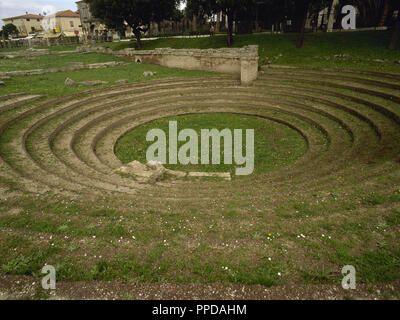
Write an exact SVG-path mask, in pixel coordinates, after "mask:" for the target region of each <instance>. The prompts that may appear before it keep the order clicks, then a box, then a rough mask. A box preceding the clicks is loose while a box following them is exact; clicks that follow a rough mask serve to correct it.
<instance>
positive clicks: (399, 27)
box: [389, 9, 400, 50]
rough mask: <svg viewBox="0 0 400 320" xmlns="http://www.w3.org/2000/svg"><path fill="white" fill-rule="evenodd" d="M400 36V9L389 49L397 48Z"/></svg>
mask: <svg viewBox="0 0 400 320" xmlns="http://www.w3.org/2000/svg"><path fill="white" fill-rule="evenodd" d="M399 38H400V9H399V12H398V14H397V20H396V25H395V26H394V31H393V36H392V40H391V41H390V44H389V50H395V49H396V44H397V42H398V40H399Z"/></svg>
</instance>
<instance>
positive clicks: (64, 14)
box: [56, 10, 79, 18]
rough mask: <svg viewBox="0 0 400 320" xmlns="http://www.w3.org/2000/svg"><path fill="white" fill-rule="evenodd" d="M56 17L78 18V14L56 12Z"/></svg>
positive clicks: (68, 11)
mask: <svg viewBox="0 0 400 320" xmlns="http://www.w3.org/2000/svg"><path fill="white" fill-rule="evenodd" d="M56 17H69V18H79V13H78V12H73V11H71V10H65V11H58V12H57V13H56Z"/></svg>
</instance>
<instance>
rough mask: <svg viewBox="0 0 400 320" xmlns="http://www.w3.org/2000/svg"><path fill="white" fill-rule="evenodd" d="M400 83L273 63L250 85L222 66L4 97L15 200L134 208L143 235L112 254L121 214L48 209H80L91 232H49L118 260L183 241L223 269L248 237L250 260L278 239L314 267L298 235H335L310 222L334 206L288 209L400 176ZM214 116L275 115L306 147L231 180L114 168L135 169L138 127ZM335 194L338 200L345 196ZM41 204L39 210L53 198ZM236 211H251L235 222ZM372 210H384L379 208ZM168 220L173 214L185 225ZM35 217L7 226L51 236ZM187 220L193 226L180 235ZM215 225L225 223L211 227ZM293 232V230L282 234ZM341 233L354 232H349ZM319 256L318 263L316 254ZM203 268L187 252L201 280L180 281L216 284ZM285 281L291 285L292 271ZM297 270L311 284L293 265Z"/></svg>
mask: <svg viewBox="0 0 400 320" xmlns="http://www.w3.org/2000/svg"><path fill="white" fill-rule="evenodd" d="M399 89H400V75H395V74H388V73H377V72H369V71H354V70H338V69H329V68H311V67H293V66H292V67H283V66H274V65H269V66H264V67H261V69H260V71H259V76H258V79H257V80H256V81H255V82H254V84H253V85H252V86H248V87H246V86H241V84H240V81H239V80H237V79H236V78H234V77H231V76H209V77H197V78H196V77H189V78H168V79H156V80H150V81H147V82H141V83H130V84H123V85H118V86H113V87H105V88H99V89H94V90H90V91H86V92H83V93H78V94H74V95H70V96H65V97H62V98H59V99H53V100H46V101H42V100H40V101H39V102H32V100H34V99H36V98H38V97H35V96H28V95H13V96H7V97H2V101H1V102H0V111H1V112H2V113H3V115H6V117H5V120H4V121H3V122H2V123H1V126H0V135H1V145H0V155H1V157H0V175H1V179H0V183H1V184H0V188H1V193H2V198H11V197H13V196H16V197H17V196H19V195H29V196H32V197H35V199H44V198H45V199H49V201H52V200H51V199H61V200H62V201H66V202H62V203H68V205H70V204H71V202H70V201H73V202H74V203H79V204H85V203H89V204H90V205H93V207H95V206H103V207H104V208H105V209H107V210H114V211H113V212H117V215H118V217H119V216H121V217H120V218H118V219H120V220H118V221H119V222H121V221H123V219H124V217H127V218H126V219H131V220H130V221H131V222H132V224H129V223H128V225H131V226H132V227H131V228H130V229H131V230H132V232H133V234H134V235H135V237H136V241H137V242H135V243H132V242H131V243H126V244H125V246H123V247H122V248H120V247H118V243H117V245H114V242H112V243H113V247H112V248H108V249H109V250H108V249H107V250H108V251H106V250H105V249H104V252H103V251H101V250H102V249H103V245H104V243H103V242H101V239H100V238H101V234H102V233H101V232H102V230H103V227H104V223H106V222H107V221H108V222H110V223H111V224H113V223H114V224H115V223H118V221H117V220H115V217H114V215H113V216H108V215H107V213H105V214H101V215H99V216H96V215H94V214H89V213H87V212H89V211H87V212H86V213H85V212H77V213H76V215H75V216H73V217H71V218H70V216H63V215H57V213H54V214H53V213H52V211H51V210H52V208H50V209H49V208H47V209H46V210H47V212H45V216H44V219H48V221H53V220H52V219H54V221H55V223H56V222H57V223H58V221H59V220H60V219H61V220H65V219H67V218H68V219H69V220H68V221H72V222H74V223H75V222H76V224H75V225H76V226H77V228H82V230H83V228H88V229H87V230H86V229H85V230H84V231H81V232H80V233H76V234H74V233H73V232H70V233H68V232H67V231H68V229H67V227H65V226H64V224H65V223H63V222H62V221H61V220H60V221H59V225H60V228H55V229H52V228H48V229H45V230H47V233H50V234H54V237H55V238H59V239H60V241H61V240H62V239H63V237H64V235H65V234H67V235H68V236H71V237H74V236H75V237H83V238H85V239H88V240H87V242H81V240H79V241H80V242H79V245H80V246H88V248H89V249H87V251H84V252H86V253H87V252H88V251H90V250H91V249H90V248H93V246H95V245H96V244H97V245H98V246H100V247H96V248H97V249H96V250H100V251H101V252H102V253H101V255H102V257H103V259H109V260H112V259H113V258H114V257H115V254H116V252H119V250H120V251H121V252H129V251H132V250H133V249H132V248H135V250H137V252H139V253H138V255H139V256H140V257H143V256H146V254H147V253H148V252H150V251H151V250H153V249H154V248H157V247H156V243H157V244H160V243H161V245H162V246H167V243H174V248H175V249H176V251H174V252H175V253H176V257H175V256H174V252H172V253H169V254H170V256H169V257H170V258H171V259H172V260H173V259H177V260H182V259H186V260H187V259H189V257H191V256H192V255H196V254H198V255H199V256H201V257H202V258H201V259H200V258H199V259H200V260H199V261H202V260H203V259H205V260H207V259H209V260H210V261H211V262H210V265H212V266H213V265H215V268H218V270H219V271H218V272H225V273H226V271H224V270H227V269H224V268H227V267H225V265H224V264H222V267H221V266H220V265H219V264H218V263H219V262H218V261H220V260H224V261H231V262H232V263H233V264H234V261H236V260H235V259H234V258H233V253H234V252H236V251H235V250H238V248H243V251H240V252H241V256H240V257H238V258H237V261H238V267H239V266H240V261H242V260H243V261H246V262H248V266H250V267H251V266H253V265H258V264H260V263H261V262H260V261H261V260H265V259H266V258H265V254H266V253H265V252H268V254H271V255H272V256H273V257H275V256H274V253H273V252H274V250H277V251H279V250H283V251H279V252H281V255H280V256H278V255H277V256H276V260H277V259H280V260H281V261H286V262H288V264H289V265H294V266H297V265H301V267H302V268H304V269H307V268H308V269H312V268H313V267H318V265H320V263H322V262H321V261H320V260H318V259H315V260H312V259H311V258H308V259H306V258H304V257H306V252H307V250H308V248H309V247H306V246H302V244H300V243H299V242H296V241H300V240H296V235H299V234H301V235H302V237H303V234H306V235H307V237H309V238H312V237H314V238H313V239H316V240H315V241H317V242H318V241H321V233H322V232H321V231H320V229H315V226H314V227H313V226H311V225H310V224H309V223H310V221H311V222H312V221H318V219H322V217H327V216H328V213H327V214H325V212H320V213H319V214H318V215H315V216H313V215H312V214H310V215H309V214H308V213H307V212H306V213H305V216H304V217H300V218H299V217H297V216H294V217H295V218H293V219H292V220H290V217H289V218H287V216H285V214H286V213H285V212H279V210H278V208H279V207H281V206H282V205H284V204H285V203H286V204H287V203H293V202H294V201H298V202H299V203H304V201H307V200H309V201H310V202H311V200H312V201H314V200H318V201H326V202H329V201H333V200H336V199H337V198H340V197H343V198H344V197H346V196H350V197H351V195H352V194H354V195H355V198H354V199H353V198H352V199H351V201H353V200H354V201H353V202H352V204H354V205H355V206H357V205H358V204H360V201H359V198H357V197H358V196H359V195H361V194H368V193H370V192H375V191H376V186H377V185H378V182H380V181H381V180H380V179H381V178H382V179H393V181H398V179H399V177H400V93H399V92H400V91H399ZM201 113H207V114H210V113H232V114H240V115H246V116H256V117H259V118H260V119H265V121H266V124H268V123H271V122H276V123H278V124H279V125H284V126H287V127H289V128H290V129H291V130H295V131H297V132H298V134H300V135H301V136H302V137H303V139H304V141H303V142H305V143H306V145H307V150H306V152H304V154H303V155H302V156H301V157H300V158H298V159H297V160H296V161H293V162H291V163H290V164H288V165H287V166H285V167H280V168H277V169H276V170H272V171H269V172H264V173H260V174H257V175H250V176H246V177H240V178H234V179H232V181H225V180H218V179H178V178H173V177H172V178H168V179H163V180H161V181H158V182H156V183H152V184H149V183H140V182H138V181H135V180H134V179H131V178H129V177H126V176H123V175H120V174H117V173H115V171H116V170H117V169H118V168H120V167H121V166H122V163H121V161H120V160H119V159H118V157H117V156H116V154H115V152H114V151H115V146H116V144H117V142H118V141H119V139H121V137H123V136H124V135H125V134H127V133H128V132H130V131H132V130H133V129H134V128H136V127H139V126H141V125H143V124H145V123H148V122H150V121H153V120H156V119H161V118H167V117H168V118H170V117H173V116H182V115H186V114H201ZM255 139H257V136H256V137H255ZM255 156H256V157H257V154H256V155H255ZM389 182H390V181H389ZM395 188H397V190H398V185H397V186H396V184H390V183H389V184H388V192H389V193H391V192H395ZM339 200H340V199H339ZM318 201H316V202H315V201H314V202H315V203H318ZM314 202H313V203H314ZM320 203H321V202H320ZM330 204H331V208H334V205H333V204H332V202H330ZM38 208H42V207H38ZM354 208H356V207H354ZM354 208H353V209H354ZM33 210H34V209H33ZM38 210H39V211H38V214H40V210H42V209H38ZM298 210H300V209H298ZM346 210H348V208H347V209H343V210H342V209H340V208H339V209H337V210H336V212H333V211H332V212H331V213H330V216H329V219H332V220H329V221H330V223H339V222H340V221H341V219H344V218H346V219H348V220H346V221H347V222H348V223H351V222H352V219H354V226H357V225H358V224H359V223H361V222H360V220H359V219H360V217H361V216H360V215H356V214H354V215H353V214H346ZM350 210H351V208H350ZM368 210H369V209H368ZM374 210H375V209H374ZM296 212H297V211H296ZM42 213H43V212H42ZM237 215H239V216H240V219H235V217H237ZM285 217H286V218H285ZM306 217H307V219H308V220H307V223H306V220H305V219H306ZM368 217H369V219H375V217H376V215H375V211H374V212H371V214H370V215H369V216H368ZM42 218H43V217H40V219H42ZM10 219H13V218H12V217H11V218H10ZM38 219H39V218H38ZM71 219H72V220H71ZM126 219H125V220H126ZM169 219H170V220H171V219H174V221H175V222H174V223H175V224H174V225H173V226H170V224H171V223H170V220H169ZM282 219H283V220H282ZM357 219H358V220H357ZM125 220H124V221H125ZM7 221H8V220H7ZM10 221H11V220H10ZM12 221H14V220H12ZM46 221H47V220H46ZM282 221H283V224H281V223H282ZM371 221H372V220H371ZM373 221H375V220H373ZM72 222H71V223H72ZM34 223H35V222H31V224H30V225H29V224H28V223H27V224H24V223H23V222H21V223H19V222H18V221H15V223H14V222H13V223H8V224H7V226H8V227H7V230H8V232H9V233H12V232H13V230H14V229H15V231H16V232H21V230H22V231H23V230H26V232H27V235H30V237H32V238H33V239H38V241H39V242H40V241H44V240H39V239H42V238H41V237H42V236H43V234H42V233H41V232H38V231H37V230H39V227H38V228H36V225H34ZM374 223H375V222H374ZM331 226H332V224H331ZM360 226H361V224H360ZM89 227H90V228H91V229H89ZM178 227H179V228H181V229H179V230H186V232H187V234H185V235H182V236H179V235H177V233H176V232H177V230H178ZM261 227H262V228H263V229H261ZM184 228H186V229H184ZM215 228H217V230H218V231H217V232H215V233H212V232H211V231H212V230H215ZM257 228H258V229H257ZM267 228H269V229H267ZM313 228H314V229H313ZM334 228H339V225H335V226H334ZM360 228H361V227H360ZM371 228H373V227H371ZM367 229H368V228H366V229H365V230H362V232H364V231H366V230H367ZM40 230H41V231H42V229H40ZM53 230H55V231H53ZM65 230H67V231H65ZM79 230H80V229H79ZM113 230H114V229H113ZM210 230H211V231H210ZM282 230H284V231H282ZM304 230H305V231H304ZM327 230H330V229H329V228H327ZM343 230H345V229H343ZM346 230H347V229H346ZM96 232H98V233H96ZM113 232H114V231H113ZM113 232H112V233H110V234H109V237H111V239H114V238H115V239H120V238H119V234H118V233H113ZM146 232H147V233H146ZM261 232H262V233H261ZM265 232H271V233H273V234H274V235H277V236H276V237H277V238H276V241H277V242H278V243H280V245H281V247H277V246H276V247H272V248H270V247H268V242H266V240H265V239H264V236H263V234H264V233H265ZM284 232H286V234H285V235H286V236H287V237H286V239H283V238H282V239H279V238H278V237H279V236H280V237H282V236H283V234H284ZM306 232H307V233H306ZM349 232H350V231H349ZM92 234H94V235H96V234H97V238H96V239H94V236H93V239H92ZM259 234H261V236H259ZM342 236H343V239H344V238H346V237H347V236H348V235H347V234H343V235H342ZM318 237H319V238H318ZM131 238H132V237H130V239H131ZM297 238H299V236H297ZM45 239H47V238H45ZM53 239H54V238H53ZM121 239H122V236H121ZM124 239H126V237H125V236H124ZM268 239H269V238H268ZM300 239H301V238H300ZM51 241H53V240H51ZM97 241H98V242H97ZM112 241H113V240H112ZM118 241H120V240H118ZM121 241H123V240H121ZM131 241H132V240H131ZM140 241H142V242H140ZM170 241H171V242H170ZM310 241H311V240H310ZM46 243H47V242H46ZM200 243H206V244H207V245H208V249H207V250H208V251H207V252H204V251H203V252H200V251H199V252H198V253H196V252H197V251H196V250H200V249H197V248H200V247H199V246H200ZM360 243H362V241H361V242H360ZM89 244H90V245H89ZM171 245H172V244H171ZM310 245H311V244H310ZM91 246H92V247H91ZM121 246H122V244H121ZM141 247H143V250H142V251H143V252H142V253H143V254H142V255H141V253H140V252H141V249H140V248H141ZM104 248H105V247H104ZM282 248H284V249H282ZM318 248H319V249H320V251H318V252H320V253H321V254H324V253H325V249H324V247H323V246H322V247H318ZM319 249H315V250H319ZM82 250H83V249H82ZM78 252H79V254H78V253H76V254H75V255H76V256H80V257H82V259H83V261H84V262H85V263H88V264H90V265H91V266H93V265H96V263H97V262H98V260H96V259H95V258H93V257H92V258H90V257H89V256H86V253H85V256H84V257H85V258H83V251H82V252H80V251H78ZM288 252H289V253H288ZM360 252H363V249H360ZM285 254H286V255H285ZM288 254H289V255H288ZM71 255H73V254H71ZM97 255H98V253H97ZM174 257H175V258H174ZM217 257H220V260H218V259H219V258H218V259H217ZM260 257H262V258H260ZM214 258H215V259H214ZM144 259H145V258H144ZM154 259H155V258H154ZM154 259H153V260H151V261H154ZM212 259H214V260H212ZM260 259H261V260H260ZM273 259H274V258H273ZM310 259H311V260H310ZM186 260H185V261H186ZM46 261H47V260H46ZM306 261H311V262H310V264H309V265H307V263H306ZM197 263H200V262H197ZM327 263H328V264H329V263H331V262H327ZM173 265H175V264H173ZM192 265H194V262H193V261H192V260H187V261H186V268H188V270H189V269H190V270H191V271H188V274H193V277H188V278H184V279H183V280H182V279H181V280H180V281H183V282H185V281H186V282H187V281H189V282H196V281H197V282H201V281H205V280H203V278H204V277H208V276H209V275H210V274H211V273H212V272H211V271H210V270H214V269H207V268H205V269H195V268H194V269H193V268H192V267H191V266H192ZM250 267H249V268H250ZM336 267H337V266H336V265H335V268H336ZM176 268H178V267H176ZM250 269H251V268H250ZM160 270H161V271H160ZM163 270H164V269H162V266H160V268H159V267H158V265H157V271H154V272H155V273H154V274H156V275H159V274H160V273H162V271H163ZM184 270H186V269H185V267H182V269H174V271H173V272H172V271H171V273H168V275H167V276H165V277H163V276H161V275H159V276H158V277H155V278H146V277H145V276H144V278H143V279H144V280H145V281H148V279H151V281H163V279H164V281H168V282H174V279H176V277H177V276H178V275H177V273H176V272H178V274H179V273H182V272H184ZM193 270H194V271H193ZM196 270H197V271H196ZM199 270H203V271H199ZM207 270H208V271H207ZM215 270H216V269H215ZM221 270H222V271H221ZM273 270H275V269H273ZM292 270H298V269H296V268H294V269H292ZM275 271H276V272H275V273H274V274H275V276H274V277H275V278H277V279H278V278H279V277H280V276H281V271H280V270H279V269H278V270H275ZM278 271H279V272H278ZM157 272H158V273H157ZM276 274H278V275H279V277H278V276H276ZM152 276H153V274H152ZM230 276H232V275H230ZM230 276H229V275H227V276H226V278H224V277H225V275H223V276H221V278H217V280H218V279H225V280H226V281H228V282H229V281H232V280H231V279H232V278H229V277H230ZM198 277H200V278H198ZM202 277H203V278H202ZM232 277H233V276H232ZM238 277H239V276H238ZM275 278H274V279H275ZM95 279H97V278H95ZM111 279H113V278H112V277H111ZM154 279H155V280H154ZM185 279H186V280H185ZM187 279H189V280H187ZM207 279H208V280H207V281H210V282H213V281H214V280H215V279H214V278H207ZM235 279H236V278H235ZM238 279H239V280H237V279H236V280H235V281H237V282H238V283H245V284H265V283H266V282H265V281H264V280H257V279H258V278H257V279H256V280H254V281H253V280H251V281H250V280H249V281H245V280H243V279H242V278H238ZM240 279H242V280H240ZM251 279H253V278H251ZM277 281H278V282H277V283H279V279H278V280H277ZM287 281H289V282H290V281H293V282H296V281H297V282H299V281H300V282H301V280H299V278H296V277H295V276H294V277H293V278H292V277H291V276H290V275H289V272H288V279H287ZM268 283H269V282H268ZM274 283H275V282H274ZM183 296H185V295H183ZM183 296H181V297H183ZM153 297H154V296H153ZM187 297H189V298H190V297H191V296H187Z"/></svg>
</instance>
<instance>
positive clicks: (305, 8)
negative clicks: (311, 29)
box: [296, 1, 309, 48]
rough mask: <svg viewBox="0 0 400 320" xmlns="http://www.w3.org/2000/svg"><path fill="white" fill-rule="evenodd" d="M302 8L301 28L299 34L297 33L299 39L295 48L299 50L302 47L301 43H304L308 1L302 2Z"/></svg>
mask: <svg viewBox="0 0 400 320" xmlns="http://www.w3.org/2000/svg"><path fill="white" fill-rule="evenodd" d="M302 6H303V8H302V9H303V20H302V23H301V27H300V33H299V38H298V40H297V44H296V47H297V48H301V47H303V43H304V33H305V30H306V22H307V15H308V7H309V6H308V1H303V3H302Z"/></svg>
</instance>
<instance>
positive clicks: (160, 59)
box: [124, 46, 259, 85]
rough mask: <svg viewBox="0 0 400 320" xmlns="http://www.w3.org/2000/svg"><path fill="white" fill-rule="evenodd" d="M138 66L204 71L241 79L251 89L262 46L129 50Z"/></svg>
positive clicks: (256, 73)
mask: <svg viewBox="0 0 400 320" xmlns="http://www.w3.org/2000/svg"><path fill="white" fill-rule="evenodd" d="M124 54H125V55H126V56H128V57H130V58H131V59H133V60H134V61H135V62H141V63H150V64H158V65H162V66H165V67H170V68H181V69H188V70H204V71H214V72H221V73H229V74H236V75H238V76H240V79H241V81H242V84H243V85H250V84H252V82H253V81H254V80H256V79H257V76H258V60H259V57H258V46H247V47H243V48H229V49H206V50H200V49H171V48H162V49H155V50H143V51H136V50H126V51H125V52H124Z"/></svg>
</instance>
